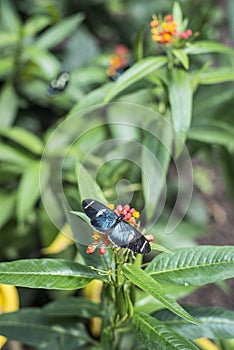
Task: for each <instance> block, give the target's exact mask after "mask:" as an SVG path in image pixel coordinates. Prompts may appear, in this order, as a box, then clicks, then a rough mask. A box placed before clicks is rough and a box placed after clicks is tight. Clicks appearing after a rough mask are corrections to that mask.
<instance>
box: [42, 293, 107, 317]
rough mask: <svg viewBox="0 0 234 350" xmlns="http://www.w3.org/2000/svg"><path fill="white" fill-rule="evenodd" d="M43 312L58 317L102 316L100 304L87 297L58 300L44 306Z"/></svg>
mask: <svg viewBox="0 0 234 350" xmlns="http://www.w3.org/2000/svg"><path fill="white" fill-rule="evenodd" d="M42 310H43V314H44V315H46V316H50V317H51V316H56V317H82V318H90V317H98V316H99V317H100V315H101V308H100V304H98V303H94V302H92V301H91V300H89V299H86V298H81V297H80V298H78V297H70V298H67V299H65V300H63V301H62V302H61V300H56V301H53V302H51V303H48V304H46V305H45V306H44V307H43V309H42Z"/></svg>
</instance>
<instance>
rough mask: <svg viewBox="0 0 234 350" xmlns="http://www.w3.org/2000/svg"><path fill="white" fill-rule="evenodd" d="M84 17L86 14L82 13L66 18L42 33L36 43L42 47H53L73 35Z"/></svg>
mask: <svg viewBox="0 0 234 350" xmlns="http://www.w3.org/2000/svg"><path fill="white" fill-rule="evenodd" d="M83 19H84V16H83V15H82V14H81V13H79V14H76V15H74V16H72V17H69V18H66V19H64V20H63V21H61V22H59V23H58V24H57V25H54V26H53V27H51V28H49V29H47V30H46V31H45V32H44V33H42V34H41V35H40V36H39V38H38V39H37V40H36V43H35V44H36V45H37V46H38V47H39V48H41V49H51V48H52V47H54V46H56V45H58V44H59V43H61V42H62V41H63V40H64V39H65V38H66V37H68V36H69V35H71V34H72V33H73V32H74V31H75V30H76V29H77V26H78V25H79V24H80V23H81V22H82V21H83Z"/></svg>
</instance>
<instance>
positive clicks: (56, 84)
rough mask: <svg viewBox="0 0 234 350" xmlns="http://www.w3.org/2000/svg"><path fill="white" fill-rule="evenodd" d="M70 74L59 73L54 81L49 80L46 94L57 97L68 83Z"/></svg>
mask: <svg viewBox="0 0 234 350" xmlns="http://www.w3.org/2000/svg"><path fill="white" fill-rule="evenodd" d="M69 78H70V74H69V73H68V72H60V73H59V74H58V76H57V78H56V79H53V80H51V82H50V83H49V86H48V89H47V93H48V95H49V96H54V95H57V94H59V93H61V92H63V91H64V90H65V89H66V87H67V85H68V82H69Z"/></svg>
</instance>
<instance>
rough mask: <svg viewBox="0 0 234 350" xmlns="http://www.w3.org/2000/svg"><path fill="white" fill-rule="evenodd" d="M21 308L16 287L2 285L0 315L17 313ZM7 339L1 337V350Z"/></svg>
mask: <svg viewBox="0 0 234 350" xmlns="http://www.w3.org/2000/svg"><path fill="white" fill-rule="evenodd" d="M18 308H19V297H18V292H17V289H16V288H15V287H14V286H9V285H5V284H0V313H4V312H11V311H16V310H18ZM6 341H7V338H6V337H3V336H0V349H1V348H2V347H3V345H4V344H5V343H6Z"/></svg>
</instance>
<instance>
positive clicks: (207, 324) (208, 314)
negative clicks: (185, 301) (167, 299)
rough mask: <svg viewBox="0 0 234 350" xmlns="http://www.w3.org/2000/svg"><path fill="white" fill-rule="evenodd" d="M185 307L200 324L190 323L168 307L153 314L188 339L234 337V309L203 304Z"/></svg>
mask: <svg viewBox="0 0 234 350" xmlns="http://www.w3.org/2000/svg"><path fill="white" fill-rule="evenodd" d="M184 308H185V309H186V310H187V311H188V312H189V313H190V314H191V315H192V316H193V317H195V318H196V319H197V320H199V323H200V325H193V324H191V323H188V322H186V321H184V320H182V319H181V318H179V317H178V316H176V315H175V314H173V313H171V312H170V311H168V310H166V309H164V310H160V311H157V312H156V313H154V315H153V316H154V317H156V318H157V319H159V320H160V321H162V322H163V324H165V325H166V326H168V327H170V328H172V329H173V330H174V331H176V332H178V333H179V334H181V335H184V336H186V338H188V339H197V338H204V337H205V338H211V339H215V338H218V339H227V338H232V337H233V329H234V311H230V310H226V309H221V308H217V307H201V306H185V307H184Z"/></svg>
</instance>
